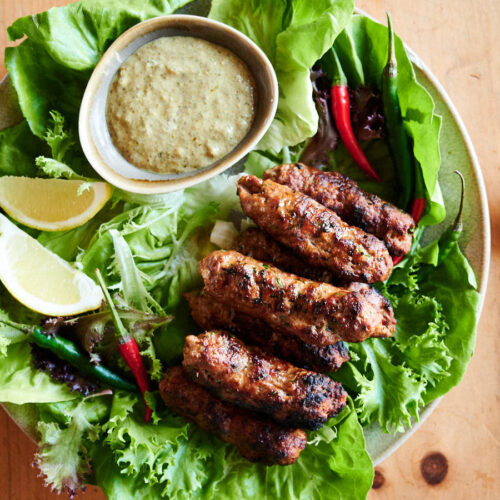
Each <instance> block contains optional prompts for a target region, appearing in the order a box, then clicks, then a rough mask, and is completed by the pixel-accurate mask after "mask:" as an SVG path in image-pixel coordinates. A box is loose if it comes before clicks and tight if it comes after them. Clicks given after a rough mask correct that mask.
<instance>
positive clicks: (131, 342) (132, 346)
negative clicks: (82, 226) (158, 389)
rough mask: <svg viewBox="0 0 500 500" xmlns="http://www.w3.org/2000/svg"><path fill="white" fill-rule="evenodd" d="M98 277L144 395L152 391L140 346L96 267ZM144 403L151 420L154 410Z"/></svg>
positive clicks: (123, 352) (123, 350)
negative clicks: (124, 322) (128, 328)
mask: <svg viewBox="0 0 500 500" xmlns="http://www.w3.org/2000/svg"><path fill="white" fill-rule="evenodd" d="M96 275H97V279H98V280H99V284H100V285H101V288H102V292H103V294H104V297H105V298H106V302H107V303H108V305H109V308H110V309H111V315H112V316H113V324H114V326H115V335H116V337H117V339H118V350H119V351H120V354H121V355H122V358H123V359H124V360H125V363H127V366H128V367H129V368H130V370H131V372H132V373H133V375H134V378H135V380H136V381H137V385H138V386H139V389H140V390H141V394H142V396H143V397H144V394H145V393H146V391H150V390H151V387H150V384H149V377H148V373H147V371H146V367H145V366H144V362H143V360H142V357H141V353H140V352H139V346H138V345H137V342H136V341H135V339H134V337H132V335H130V333H129V332H127V330H126V329H125V327H124V326H123V323H122V320H121V319H120V316H119V315H118V311H117V310H116V307H115V304H114V302H113V300H112V299H111V296H110V294H109V292H108V289H107V288H106V285H105V284H104V280H103V279H102V276H101V273H100V271H99V269H96ZM144 404H145V405H146V412H145V414H144V421H145V422H149V419H150V418H151V414H152V410H151V408H150V407H149V406H148V404H147V402H146V400H144Z"/></svg>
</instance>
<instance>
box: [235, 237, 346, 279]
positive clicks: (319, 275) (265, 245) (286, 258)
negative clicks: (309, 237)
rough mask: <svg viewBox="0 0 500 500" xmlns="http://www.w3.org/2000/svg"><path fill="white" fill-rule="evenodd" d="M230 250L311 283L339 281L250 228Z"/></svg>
mask: <svg viewBox="0 0 500 500" xmlns="http://www.w3.org/2000/svg"><path fill="white" fill-rule="evenodd" d="M232 249H233V250H236V251H237V252H239V253H242V254H243V255H248V256H250V257H253V258H254V259H257V260H260V261H261V262H267V263H268V264H272V265H273V266H275V267H277V268H279V269H281V270H282V271H286V272H287V273H292V274H296V275H297V276H303V277H304V278H308V279H310V280H313V281H323V282H324V283H332V284H335V283H337V282H338V281H339V280H338V279H336V278H335V276H334V275H333V274H332V272H331V271H329V270H328V269H324V268H321V267H313V266H309V265H307V264H306V263H305V262H304V261H303V260H302V259H300V258H299V257H297V256H296V255H294V254H293V253H292V252H291V251H290V250H289V249H288V248H286V247H284V246H282V245H280V244H279V243H278V242H277V241H276V240H274V239H273V238H271V236H269V235H268V234H267V233H265V232H264V231H262V230H260V229H258V228H256V227H251V228H249V229H247V230H246V231H243V232H242V233H241V234H240V235H239V236H238V237H237V238H236V239H235V240H234V243H233V245H232Z"/></svg>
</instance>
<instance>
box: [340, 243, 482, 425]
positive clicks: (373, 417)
mask: <svg viewBox="0 0 500 500" xmlns="http://www.w3.org/2000/svg"><path fill="white" fill-rule="evenodd" d="M440 245H446V243H445V242H444V241H443V242H441V241H437V242H434V243H432V244H430V245H428V246H427V247H423V248H421V247H419V245H418V243H416V244H415V246H414V249H413V251H412V255H410V257H409V258H407V259H406V260H405V261H404V262H403V264H402V266H400V267H398V268H396V269H395V271H394V272H393V274H392V275H391V277H390V278H389V280H388V281H387V282H385V283H382V284H379V285H378V288H379V289H380V290H381V291H382V292H383V293H384V295H385V296H386V297H387V298H389V300H390V301H391V303H392V305H393V307H394V313H395V316H396V319H397V320H398V325H397V330H396V335H395V336H394V338H392V339H385V340H380V339H371V340H368V341H365V342H363V343H361V344H350V346H349V350H350V352H351V354H354V355H355V356H354V357H353V360H352V361H351V362H349V363H348V364H346V365H344V366H343V367H342V368H341V369H340V371H339V372H338V373H337V374H335V378H338V379H339V380H340V381H341V382H343V383H344V384H345V386H346V387H348V388H349V389H350V390H351V393H352V394H354V395H356V398H355V405H356V409H357V411H358V413H359V416H360V420H361V421H362V422H363V423H364V424H370V423H373V422H377V423H379V425H380V426H381V427H382V429H384V430H386V431H387V432H390V431H402V430H404V428H405V426H409V425H411V419H412V418H418V416H419V413H420V410H421V409H422V408H423V406H424V405H425V404H427V403H429V402H430V401H432V400H433V399H435V398H437V397H439V396H441V395H443V394H445V393H446V392H448V391H449V390H450V389H451V388H452V387H454V386H455V385H457V384H458V383H459V381H460V380H461V379H462V377H463V375H464V373H465V369H466V367H467V364H468V362H469V360H470V358H471V356H472V353H473V350H474V344H475V338H476V321H477V308H478V304H479V300H480V295H479V293H478V292H477V290H476V282H475V278H474V273H473V272H472V269H471V268H470V265H469V263H468V262H467V259H466V258H465V257H464V256H463V254H462V252H461V251H460V248H459V246H458V245H457V244H456V243H455V244H454V245H453V248H452V250H451V252H450V253H449V255H448V257H447V258H446V259H445V260H444V261H443V262H442V263H441V264H440V265H439V266H437V255H438V254H439V250H440V248H439V247H440ZM436 266H437V267H436Z"/></svg>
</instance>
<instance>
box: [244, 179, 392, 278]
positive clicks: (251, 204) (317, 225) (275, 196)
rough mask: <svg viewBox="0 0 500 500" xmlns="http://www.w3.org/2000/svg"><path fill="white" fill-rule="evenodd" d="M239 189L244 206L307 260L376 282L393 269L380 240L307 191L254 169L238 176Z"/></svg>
mask: <svg viewBox="0 0 500 500" xmlns="http://www.w3.org/2000/svg"><path fill="white" fill-rule="evenodd" d="M238 194H239V197H240V200H241V206H242V207H243V211H244V212H245V213H246V214H247V215H248V216H249V217H250V218H251V219H252V220H253V221H254V222H255V223H256V224H257V225H258V226H259V227H260V228H261V229H263V230H264V231H266V232H267V233H268V234H270V235H271V236H272V237H273V238H275V239H277V240H278V241H279V242H280V243H281V244H282V245H285V246H287V247H289V248H290V249H291V250H292V251H293V252H294V253H296V254H297V255H299V256H300V257H301V258H302V259H303V260H304V261H306V262H307V263H308V264H310V265H312V266H316V267H324V268H326V269H329V270H330V271H332V272H333V273H334V274H335V275H336V276H338V278H339V279H340V280H341V281H360V282H363V283H375V282H377V281H384V280H386V279H387V278H388V277H389V275H390V274H391V271H392V259H391V256H390V255H389V252H388V251H387V248H386V247H385V245H384V243H383V242H382V241H380V240H379V239H377V238H376V237H375V236H373V235H371V234H368V233H365V232H364V231H363V230H362V229H359V228H357V227H354V226H349V225H348V224H347V223H346V222H344V221H343V220H342V219H341V218H340V217H339V216H338V215H337V214H336V213H335V212H333V211H332V210H330V209H328V208H326V207H324V206H323V205H321V203H318V202H317V201H315V200H313V199H312V198H310V197H309V196H306V195H304V194H302V193H299V192H296V191H293V190H292V189H290V188H289V187H287V186H283V185H281V184H277V183H276V182H274V181H272V180H266V181H262V180H261V179H259V178H258V177H255V176H253V175H249V176H245V177H242V178H241V179H240V180H239V181H238Z"/></svg>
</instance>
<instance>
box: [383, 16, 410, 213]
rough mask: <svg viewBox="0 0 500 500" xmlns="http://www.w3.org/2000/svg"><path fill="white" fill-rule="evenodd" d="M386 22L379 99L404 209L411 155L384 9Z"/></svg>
mask: <svg viewBox="0 0 500 500" xmlns="http://www.w3.org/2000/svg"><path fill="white" fill-rule="evenodd" d="M387 24H388V29H389V49H388V57H387V65H386V66H385V68H384V72H383V73H382V100H383V105H384V117H385V125H386V128H387V138H388V141H389V148H390V150H391V155H392V158H393V161H394V164H395V166H396V173H397V176H398V179H399V185H400V190H401V192H400V197H399V201H398V205H399V206H400V207H401V208H403V209H405V210H406V209H407V208H408V204H409V202H410V197H411V195H412V192H413V158H412V155H411V152H410V141H409V140H408V136H407V134H406V130H405V128H404V124H403V118H402V115H401V108H400V106H399V98H398V63H397V61H396V51H395V45H394V31H393V29H392V21H391V15H390V14H389V13H387Z"/></svg>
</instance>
